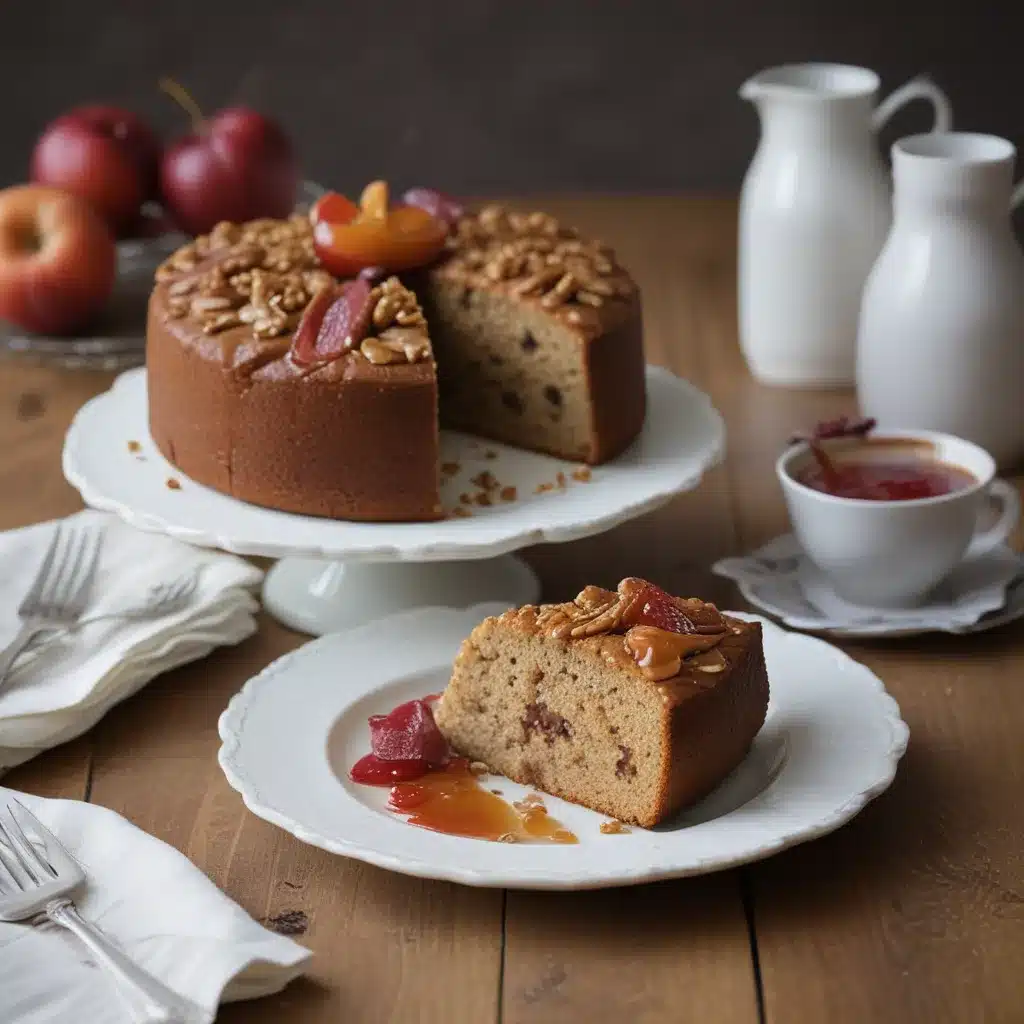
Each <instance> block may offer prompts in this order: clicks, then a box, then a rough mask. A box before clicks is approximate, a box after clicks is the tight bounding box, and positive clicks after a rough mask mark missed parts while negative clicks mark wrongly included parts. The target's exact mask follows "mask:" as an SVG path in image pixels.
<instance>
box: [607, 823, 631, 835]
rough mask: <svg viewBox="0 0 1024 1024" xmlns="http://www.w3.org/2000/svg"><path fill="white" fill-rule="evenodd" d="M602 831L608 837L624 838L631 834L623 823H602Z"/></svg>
mask: <svg viewBox="0 0 1024 1024" xmlns="http://www.w3.org/2000/svg"><path fill="white" fill-rule="evenodd" d="M601 831H602V832H603V833H604V834H605V835H606V836H622V835H626V834H627V833H628V832H629V828H628V827H627V826H625V825H623V824H622V822H621V821H615V820H612V821H602V822H601Z"/></svg>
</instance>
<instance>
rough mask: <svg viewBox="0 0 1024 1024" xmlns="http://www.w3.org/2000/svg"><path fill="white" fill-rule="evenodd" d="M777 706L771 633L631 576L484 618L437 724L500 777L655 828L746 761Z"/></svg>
mask: <svg viewBox="0 0 1024 1024" xmlns="http://www.w3.org/2000/svg"><path fill="white" fill-rule="evenodd" d="M767 706H768V676H767V673H766V670H765V662H764V651H763V647H762V642H761V626H760V624H759V623H756V622H752V623H751V622H745V621H742V620H740V619H734V618H731V617H728V616H723V615H721V614H720V613H719V611H718V609H717V608H715V606H714V605H711V604H707V603H705V602H703V601H699V600H696V599H689V600H686V599H681V598H674V597H671V596H670V595H668V594H667V593H665V591H663V590H661V589H660V588H658V587H655V586H654V585H652V584H650V583H647V582H646V581H644V580H639V579H635V578H630V579H625V580H623V581H622V582H621V583H620V584H619V586H618V589H617V590H616V591H609V590H603V589H601V588H599V587H587V588H586V589H585V590H583V591H582V592H581V593H580V594H579V595H578V596H577V597H576V599H575V600H574V601H570V602H566V603H565V604H555V605H540V606H535V605H526V606H525V607H523V608H518V609H515V610H512V611H508V612H505V613H504V614H503V615H500V616H497V617H492V618H488V619H485V620H484V621H483V622H481V623H480V624H479V625H478V626H477V627H476V628H475V629H474V630H473V632H472V633H471V634H470V636H469V637H468V638H467V639H466V640H465V641H464V642H463V644H462V648H461V650H460V651H459V654H458V656H457V658H456V659H455V664H454V669H453V673H452V677H451V680H450V682H449V684H448V686H447V688H446V690H445V692H444V694H443V696H442V698H441V700H440V702H439V703H438V705H437V707H436V709H435V718H436V720H437V724H438V726H439V727H440V729H441V731H442V732H443V733H444V735H445V737H446V738H447V740H448V741H449V743H450V744H451V745H452V747H454V748H455V750H457V751H458V752H459V753H461V754H464V755H465V756H467V757H470V758H472V759H474V760H477V761H482V762H484V763H485V764H486V765H487V766H488V767H489V768H490V769H491V770H492V771H494V772H497V773H500V774H502V775H505V776H507V777H508V778H510V779H513V780H514V781H516V782H519V783H522V784H523V785H528V786H534V787H536V788H538V789H540V790H543V791H545V792H547V793H551V794H552V795H554V796H559V797H563V798H564V799H566V800H571V801H573V802H574V803H578V804H582V805H584V806H586V807H590V808H592V809H593V810H595V811H599V812H601V813H603V814H607V815H609V816H611V817H614V818H616V819H618V820H620V821H624V822H629V823H631V824H635V825H641V826H644V827H651V826H653V825H656V824H658V823H659V822H661V821H664V820H665V819H666V818H668V817H670V816H671V815H673V814H674V813H675V812H677V811H679V810H680V809H682V808H684V807H687V806H689V805H690V804H693V803H695V802H696V801H698V800H699V799H701V797H703V796H705V795H706V794H707V793H709V792H710V791H711V790H712V789H714V788H715V786H717V785H718V783H720V782H721V781H722V780H723V779H724V778H725V776H726V775H728V774H729V772H731V771H732V770H733V769H734V768H735V767H736V766H737V765H738V764H739V763H740V761H742V760H743V758H744V756H745V755H746V753H747V751H748V750H749V748H750V745H751V743H752V742H753V740H754V737H755V736H756V735H757V733H758V731H759V730H760V728H761V726H762V724H763V723H764V718H765V712H766V710H767Z"/></svg>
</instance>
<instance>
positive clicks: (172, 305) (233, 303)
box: [156, 215, 334, 338]
mask: <svg viewBox="0 0 1024 1024" xmlns="http://www.w3.org/2000/svg"><path fill="white" fill-rule="evenodd" d="M156 279H157V281H158V282H169V284H168V288H167V308H168V312H169V314H170V315H171V316H172V317H175V318H180V317H184V316H189V315H190V316H192V317H193V318H194V319H196V320H197V321H199V322H200V323H201V324H202V328H203V330H204V331H205V332H206V333H207V334H217V333H219V332H220V331H224V330H227V329H228V328H230V327H237V326H239V325H240V324H250V325H251V326H252V330H253V333H254V334H255V335H256V337H258V338H275V337H279V336H280V335H282V334H286V333H288V332H289V331H292V330H294V329H295V327H296V326H297V325H298V322H299V318H300V317H301V315H302V312H303V310H304V309H305V308H306V306H307V305H309V303H310V301H311V300H312V298H313V296H314V295H316V294H317V292H319V291H321V290H322V289H324V288H327V287H329V286H331V285H332V284H333V283H334V278H333V277H332V276H331V275H330V274H329V273H328V272H327V271H326V270H324V269H323V268H322V267H321V266H320V262H319V260H318V259H317V257H316V253H315V251H314V249H313V233H312V228H311V226H310V223H309V220H308V219H307V218H306V217H303V216H299V215H295V216H293V217H290V218H289V219H288V220H256V221H251V222H250V223H248V224H230V223H228V222H226V221H225V222H223V223H221V224H218V225H217V226H216V227H215V228H214V229H213V231H211V232H210V234H208V235H200V236H199V237H198V238H196V239H195V240H193V241H192V242H189V243H188V244H187V245H184V246H182V247H181V248H180V249H178V250H177V251H176V252H174V253H173V254H172V255H171V256H170V257H169V258H168V259H167V260H166V261H165V262H164V263H163V264H162V265H161V266H160V267H159V269H158V270H157V272H156Z"/></svg>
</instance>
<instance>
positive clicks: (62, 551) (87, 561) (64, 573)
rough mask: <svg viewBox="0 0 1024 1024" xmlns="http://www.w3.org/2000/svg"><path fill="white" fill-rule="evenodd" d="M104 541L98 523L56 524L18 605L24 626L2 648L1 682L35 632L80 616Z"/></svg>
mask: <svg viewBox="0 0 1024 1024" xmlns="http://www.w3.org/2000/svg"><path fill="white" fill-rule="evenodd" d="M102 544H103V532H102V530H100V529H99V528H97V527H93V526H84V527H74V526H67V525H65V524H64V523H58V524H57V528H56V530H54V533H53V539H52V540H51V541H50V546H49V548H47V550H46V554H45V555H43V560H42V562H41V563H40V564H39V571H38V572H37V573H36V578H35V579H34V580H33V581H32V586H31V587H29V590H28V593H27V594H26V595H25V597H24V598H23V599H22V602H21V604H20V606H19V607H18V616H19V617H20V618H21V628H20V629H19V630H18V633H17V635H16V636H15V638H14V639H13V640H12V641H11V642H10V643H9V644H8V645H7V647H5V648H4V650H3V651H2V652H0V686H2V685H3V682H4V680H5V679H6V678H7V673H8V672H9V671H10V669H11V666H12V665H13V664H14V661H15V659H16V658H17V657H18V655H19V654H21V652H22V651H23V650H24V649H25V648H26V647H27V646H28V645H29V643H30V642H31V640H32V638H33V637H34V636H36V634H38V633H41V632H43V631H44V630H47V629H59V628H60V627H62V626H64V627H67V626H70V625H72V624H73V623H75V622H77V621H78V619H79V618H80V617H81V615H82V612H83V611H85V605H86V601H87V599H88V597H89V588H90V586H91V585H92V581H93V577H94V576H95V575H96V566H97V564H98V563H99V556H100V548H101V546H102Z"/></svg>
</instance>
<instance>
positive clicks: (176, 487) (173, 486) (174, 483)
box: [167, 476, 181, 491]
mask: <svg viewBox="0 0 1024 1024" xmlns="http://www.w3.org/2000/svg"><path fill="white" fill-rule="evenodd" d="M167 487H168V489H169V490H172V491H180V490H181V481H180V480H176V479H175V478H174V477H173V476H169V477H168V478H167Z"/></svg>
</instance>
